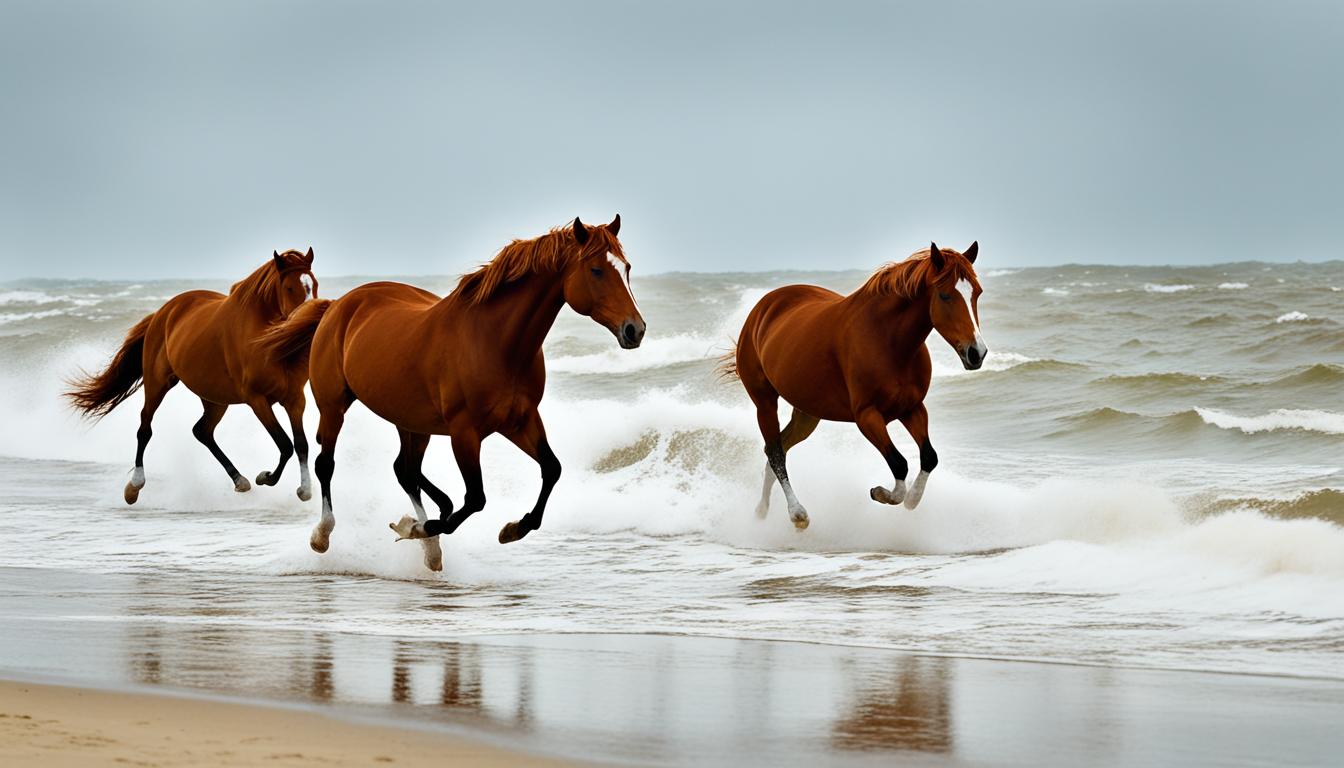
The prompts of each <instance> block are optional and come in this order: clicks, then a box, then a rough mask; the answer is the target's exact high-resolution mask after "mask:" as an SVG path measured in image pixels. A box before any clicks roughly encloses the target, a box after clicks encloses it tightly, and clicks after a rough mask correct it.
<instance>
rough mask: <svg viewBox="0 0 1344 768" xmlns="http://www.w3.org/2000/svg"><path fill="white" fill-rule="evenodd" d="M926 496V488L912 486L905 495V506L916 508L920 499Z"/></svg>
mask: <svg viewBox="0 0 1344 768" xmlns="http://www.w3.org/2000/svg"><path fill="white" fill-rule="evenodd" d="M923 496H924V489H923V488H920V487H918V486H916V487H914V488H911V489H910V492H909V493H907V494H906V495H905V508H906V509H914V508H915V507H918V506H919V500H920V499H921V498H922V497H923Z"/></svg>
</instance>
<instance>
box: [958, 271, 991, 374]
mask: <svg viewBox="0 0 1344 768" xmlns="http://www.w3.org/2000/svg"><path fill="white" fill-rule="evenodd" d="M957 293H960V294H961V297H962V298H963V299H965V300H966V312H967V313H968V314H969V315H970V316H971V326H972V327H973V328H975V348H976V351H977V352H979V353H980V356H981V357H984V355H985V350H986V347H985V340H984V338H982V337H981V336H980V320H979V319H978V318H976V316H975V305H974V304H972V303H971V299H972V297H973V296H974V294H975V286H973V285H971V281H970V280H965V279H963V280H958V281H957Z"/></svg>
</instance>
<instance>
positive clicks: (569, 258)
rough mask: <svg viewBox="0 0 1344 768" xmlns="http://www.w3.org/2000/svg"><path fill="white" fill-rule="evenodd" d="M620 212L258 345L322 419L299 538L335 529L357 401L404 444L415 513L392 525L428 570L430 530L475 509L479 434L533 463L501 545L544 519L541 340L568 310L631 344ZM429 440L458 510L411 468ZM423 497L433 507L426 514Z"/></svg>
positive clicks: (546, 482) (635, 334)
mask: <svg viewBox="0 0 1344 768" xmlns="http://www.w3.org/2000/svg"><path fill="white" fill-rule="evenodd" d="M620 226H621V217H620V216H617V217H616V218H615V219H614V220H613V221H612V222H611V223H610V224H607V225H606V226H597V227H587V226H584V224H583V222H581V221H579V220H578V219H577V218H576V219H575V220H574V223H573V225H572V226H569V227H564V228H560V229H554V230H552V231H551V232H549V233H548V234H545V235H542V236H541V237H538V238H536V239H534V240H515V241H514V242H513V243H511V244H509V245H507V246H505V247H504V249H503V250H501V251H500V252H499V255H497V256H495V258H494V260H492V261H491V262H489V263H488V264H485V265H483V266H482V267H480V268H479V269H477V270H476V271H475V272H472V273H471V274H468V275H466V276H464V277H463V278H462V280H461V281H460V282H459V283H458V285H457V288H456V289H454V290H453V292H452V293H450V294H449V295H448V296H447V297H446V298H443V299H440V298H439V297H438V296H435V295H434V294H432V293H429V292H428V291H423V290H421V289H419V288H415V287H413V286H409V285H405V284H402V283H390V282H381V283H369V284H367V285H362V286H360V287H358V288H355V289H354V290H352V291H350V292H349V293H347V294H345V295H344V296H342V297H341V298H340V299H337V300H335V301H328V302H313V303H312V304H310V305H307V306H305V307H303V308H301V309H300V310H299V311H298V312H295V313H294V314H293V315H292V316H290V318H289V319H288V320H287V321H286V322H285V323H283V324H282V325H280V326H277V327H276V328H275V329H274V330H273V331H272V332H270V333H268V334H267V337H266V338H265V339H264V340H263V342H262V343H263V345H264V346H267V347H268V348H269V349H270V351H271V354H272V355H273V357H274V358H275V359H277V360H282V361H286V362H288V363H289V364H291V365H302V363H303V360H304V359H305V358H306V359H307V360H308V369H309V376H310V380H311V384H312V388H313V399H314V401H315V402H316V403H317V407H318V411H319V413H320V414H321V419H320V422H319V424H318V428H317V442H318V444H319V445H321V446H322V451H321V453H320V454H319V455H318V457H317V461H316V464H315V466H316V469H317V479H318V482H319V483H320V484H321V486H322V518H321V520H320V521H319V522H318V524H317V526H316V527H315V528H314V529H313V533H312V536H311V538H310V539H309V544H310V545H311V546H312V548H313V549H314V550H315V551H317V552H325V551H327V547H328V545H329V543H330V535H331V532H332V530H333V529H334V528H335V527H336V518H335V516H334V515H333V513H332V505H331V476H332V472H333V470H334V467H335V452H336V439H337V437H338V436H339V435H340V432H341V425H342V424H343V423H344V421H345V412H346V410H347V409H349V408H350V406H351V405H352V404H354V402H355V401H356V400H359V401H361V402H363V403H364V405H365V406H367V407H368V408H369V410H371V411H373V412H374V413H376V414H378V415H379V416H381V417H382V418H384V419H386V420H387V421H390V422H392V424H394V425H395V426H396V427H397V431H398V433H399V435H400V437H401V452H400V453H399V454H398V455H397V458H396V461H395V462H394V463H393V469H394V471H395V472H396V476H397V481H398V483H399V484H400V485H401V487H402V490H404V491H405V492H406V494H407V495H408V496H409V497H410V500H411V506H412V508H413V509H414V511H415V517H412V516H410V515H406V516H404V517H402V519H401V520H400V521H399V522H397V523H393V524H390V527H391V528H392V530H394V531H396V533H397V535H398V540H400V539H425V541H424V549H425V553H424V555H425V564H426V565H427V566H428V567H429V568H431V569H432V570H439V569H441V568H442V555H441V550H440V547H439V544H438V539H437V536H438V535H439V534H441V533H452V532H453V531H455V530H457V527H458V526H459V525H461V524H462V523H463V521H465V520H466V519H467V518H468V517H471V516H472V515H473V514H475V513H476V512H479V511H480V510H481V509H482V508H484V507H485V491H484V488H483V487H482V483H481V461H480V453H481V441H482V440H483V439H484V438H485V437H487V436H488V435H491V434H494V433H496V432H498V433H500V434H502V435H504V437H506V438H508V439H509V440H510V441H511V442H512V443H513V444H514V445H516V446H518V447H519V448H520V449H521V450H522V451H523V452H524V453H526V454H527V455H528V456H530V457H532V459H534V460H535V461H536V462H537V463H538V464H539V465H540V466H541V493H540V495H539V496H538V497H537V502H536V505H535V506H534V507H533V508H532V511H531V512H528V513H527V514H526V515H524V516H523V517H522V519H520V520H518V521H517V522H511V523H509V524H507V525H505V526H504V528H503V530H501V531H500V533H499V541H500V543H501V544H503V543H508V542H511V541H517V540H518V539H521V538H522V537H524V536H526V535H527V534H528V533H529V532H531V531H535V530H537V529H538V528H539V527H541V518H542V514H543V513H544V512H545V509H546V501H547V499H548V497H549V496H550V495H551V489H552V488H553V487H554V486H555V483H556V481H557V480H558V479H559V477H560V462H559V460H558V459H556V457H555V454H554V453H553V452H552V451H551V447H550V445H549V444H548V443H547V442H546V430H545V428H544V427H543V425H542V423H541V416H540V415H539V414H538V413H537V405H538V403H540V402H541V397H542V394H543V391H544V389H545V386H546V364H545V360H544V359H543V357H542V351H541V345H542V342H543V341H544V340H545V339H546V334H547V333H548V332H549V331H550V330H551V326H552V325H553V324H554V323H555V319H556V317H557V316H558V315H559V314H560V310H561V309H562V308H563V307H564V306H565V305H566V304H568V305H569V306H570V307H571V308H572V309H573V310H574V311H575V312H578V313H579V314H580V315H585V316H588V317H591V318H592V319H593V320H594V321H596V322H597V323H598V324H600V325H602V326H605V327H606V328H607V329H608V330H610V331H611V332H612V334H614V335H615V336H616V339H617V341H619V342H620V345H621V347H623V348H625V349H633V348H635V347H638V346H639V343H640V340H641V339H643V338H644V320H643V318H642V317H641V316H640V314H639V308H638V307H637V306H636V305H635V299H634V296H633V295H632V294H631V292H630V282H629V280H630V264H629V262H627V261H626V258H625V254H624V252H623V251H622V250H621V244H620V242H619V241H618V240H617V239H616V235H617V233H618V232H619V231H620ZM431 435H449V436H450V437H451V438H452V446H453V456H454V457H455V458H456V459H457V465H458V468H459V469H460V470H461V472H462V479H463V481H464V482H465V484H466V497H465V500H464V502H463V506H462V508H461V509H459V510H457V511H456V512H454V511H453V502H452V500H451V499H449V498H448V495H447V494H445V493H444V492H443V491H441V490H439V489H438V488H437V487H435V486H434V485H433V484H432V483H430V482H429V480H428V479H426V478H425V476H424V474H423V473H422V472H421V464H422V462H423V460H424V455H425V449H426V447H427V446H428V445H429V438H430V436H431ZM421 491H424V492H425V493H426V494H427V495H428V496H429V497H430V499H431V500H432V501H433V502H434V503H435V505H436V506H437V507H438V508H439V518H438V519H437V520H430V519H428V517H427V516H426V515H425V508H424V505H423V504H422V503H421V498H420V494H421Z"/></svg>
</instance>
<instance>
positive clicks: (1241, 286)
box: [1218, 283, 1251, 291]
mask: <svg viewBox="0 0 1344 768" xmlns="http://www.w3.org/2000/svg"><path fill="white" fill-rule="evenodd" d="M1250 287H1251V286H1250V285H1249V284H1247V283H1219V284H1218V289H1219V290H1222V291H1241V290H1245V289H1247V288H1250Z"/></svg>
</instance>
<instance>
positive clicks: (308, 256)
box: [303, 245, 313, 266]
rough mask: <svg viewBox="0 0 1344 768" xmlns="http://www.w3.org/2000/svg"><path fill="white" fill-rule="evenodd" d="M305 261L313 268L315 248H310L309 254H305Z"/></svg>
mask: <svg viewBox="0 0 1344 768" xmlns="http://www.w3.org/2000/svg"><path fill="white" fill-rule="evenodd" d="M303 260H304V261H306V262H308V265H309V266H312V263H313V246H311V245H310V246H308V253H305V254H304V255H303Z"/></svg>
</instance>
